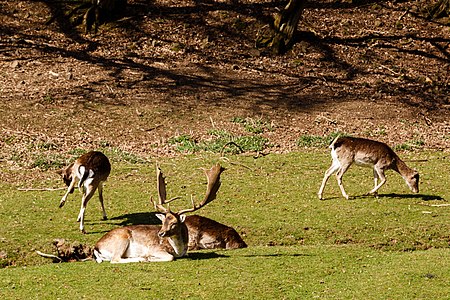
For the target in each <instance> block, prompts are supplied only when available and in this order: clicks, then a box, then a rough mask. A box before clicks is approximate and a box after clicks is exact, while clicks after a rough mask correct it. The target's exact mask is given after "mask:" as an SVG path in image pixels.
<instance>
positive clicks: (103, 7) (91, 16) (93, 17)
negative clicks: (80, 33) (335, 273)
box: [84, 0, 127, 33]
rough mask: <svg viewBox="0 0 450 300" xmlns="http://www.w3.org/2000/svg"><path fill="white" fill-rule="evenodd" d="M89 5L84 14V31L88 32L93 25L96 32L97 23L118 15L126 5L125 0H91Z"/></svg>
mask: <svg viewBox="0 0 450 300" xmlns="http://www.w3.org/2000/svg"><path fill="white" fill-rule="evenodd" d="M91 3H92V5H91V7H90V8H89V9H88V10H87V11H86V13H85V15H84V24H85V26H86V33H88V32H90V31H91V29H92V25H94V32H97V29H98V25H99V24H102V23H105V22H107V21H109V20H113V19H114V18H116V17H118V16H120V15H121V14H122V13H123V12H124V10H125V7H126V5H127V0H92V1H91Z"/></svg>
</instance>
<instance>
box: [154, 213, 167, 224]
mask: <svg viewBox="0 0 450 300" xmlns="http://www.w3.org/2000/svg"><path fill="white" fill-rule="evenodd" d="M156 217H157V218H158V219H160V220H161V222H163V223H164V220H165V219H166V215H165V214H156Z"/></svg>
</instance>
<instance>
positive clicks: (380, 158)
mask: <svg viewBox="0 0 450 300" xmlns="http://www.w3.org/2000/svg"><path fill="white" fill-rule="evenodd" d="M329 148H330V149H331V157H332V159H333V162H332V164H331V167H330V168H329V169H328V170H327V171H326V172H325V176H324V177H323V180H322V185H321V186H320V189H319V192H318V196H319V199H321V200H322V199H323V198H322V195H323V190H324V189H325V185H326V183H327V180H328V178H329V177H330V176H331V174H333V173H334V172H336V171H337V173H336V177H337V182H338V185H339V188H340V190H341V193H342V195H343V196H344V197H345V198H346V199H348V198H349V197H348V195H347V193H346V192H345V190H344V186H343V184H342V176H343V175H344V173H345V172H346V171H347V170H348V168H349V167H350V166H351V165H352V163H355V164H357V165H360V166H368V167H373V176H374V181H375V187H374V188H373V189H372V190H371V191H370V192H369V194H373V195H376V194H377V191H378V189H379V188H380V187H381V186H382V185H383V184H384V183H385V182H386V176H385V175H384V172H385V171H386V170H389V169H391V170H394V171H396V172H398V173H399V174H400V175H401V176H402V177H403V179H404V180H405V181H406V184H407V185H408V187H409V188H410V189H411V191H412V192H414V193H418V192H419V173H417V171H416V170H413V169H411V168H409V167H408V166H407V165H406V164H405V163H404V162H403V161H402V160H401V159H400V158H399V157H398V156H397V154H395V152H394V151H393V150H392V149H391V148H390V147H389V146H388V145H386V144H385V143H382V142H377V141H373V140H369V139H363V138H354V137H336V138H335V139H334V141H333V142H332V143H331V145H330V146H329ZM378 179H380V183H378Z"/></svg>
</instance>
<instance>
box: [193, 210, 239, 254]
mask: <svg viewBox="0 0 450 300" xmlns="http://www.w3.org/2000/svg"><path fill="white" fill-rule="evenodd" d="M184 223H185V224H186V226H187V228H188V233H189V250H200V249H218V248H220V249H237V248H246V247H247V244H246V243H245V242H244V241H243V240H242V238H241V236H240V235H239V233H237V232H236V230H234V229H233V228H231V227H229V226H226V225H224V224H221V223H219V222H216V221H214V220H211V219H209V218H206V217H202V216H198V215H193V216H186V220H185V221H184Z"/></svg>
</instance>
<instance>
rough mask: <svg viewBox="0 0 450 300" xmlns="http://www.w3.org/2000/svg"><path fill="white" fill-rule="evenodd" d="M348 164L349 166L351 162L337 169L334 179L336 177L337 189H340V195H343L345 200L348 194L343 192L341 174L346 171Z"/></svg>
mask: <svg viewBox="0 0 450 300" xmlns="http://www.w3.org/2000/svg"><path fill="white" fill-rule="evenodd" d="M350 166H351V163H350V164H345V165H342V166H341V167H340V168H339V171H337V173H336V179H337V183H338V186H339V189H340V190H341V193H342V196H344V198H345V199H347V200H348V198H349V197H348V194H347V193H346V192H345V189H344V185H343V184H342V176H344V174H345V172H347V170H348V168H349V167H350Z"/></svg>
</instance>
